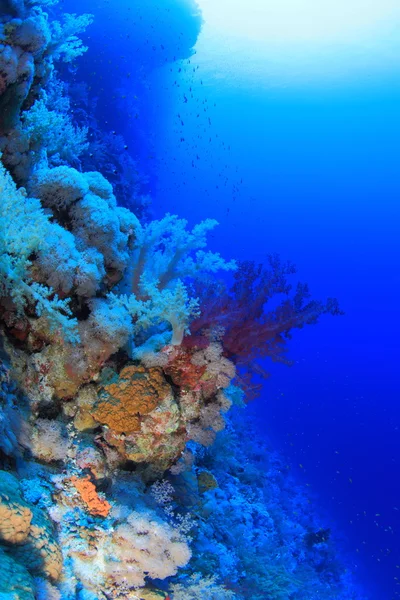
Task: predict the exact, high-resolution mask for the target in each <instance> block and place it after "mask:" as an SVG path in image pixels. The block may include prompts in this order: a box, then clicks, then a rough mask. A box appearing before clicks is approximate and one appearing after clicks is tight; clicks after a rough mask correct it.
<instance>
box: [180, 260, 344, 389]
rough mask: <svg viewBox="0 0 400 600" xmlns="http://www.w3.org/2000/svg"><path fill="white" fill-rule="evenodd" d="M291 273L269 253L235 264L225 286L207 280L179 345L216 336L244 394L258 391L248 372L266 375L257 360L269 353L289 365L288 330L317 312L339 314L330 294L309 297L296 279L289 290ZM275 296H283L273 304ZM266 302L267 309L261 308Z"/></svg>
mask: <svg viewBox="0 0 400 600" xmlns="http://www.w3.org/2000/svg"><path fill="white" fill-rule="evenodd" d="M295 272H296V269H295V267H294V265H293V264H292V263H290V262H282V261H281V260H280V258H279V256H277V255H276V254H274V255H270V256H269V257H268V261H267V264H266V265H256V264H255V263H254V262H250V261H244V262H241V263H239V264H238V269H237V271H236V272H235V273H234V283H233V285H232V286H231V287H230V289H229V288H228V287H227V286H226V285H225V284H223V283H220V284H219V286H216V285H215V283H212V284H210V285H209V286H208V287H206V288H204V287H203V290H202V291H200V290H199V295H200V297H201V307H202V314H201V316H200V317H199V318H198V319H196V320H195V321H194V322H193V323H192V324H191V326H190V328H191V332H192V335H191V336H190V337H188V338H185V340H184V344H185V345H188V346H189V345H190V346H200V347H201V346H204V345H207V344H208V343H209V342H210V339H212V337H213V336H218V337H220V339H221V340H222V344H223V347H224V354H225V356H227V357H228V358H229V359H231V360H232V361H233V362H234V363H235V364H236V365H237V366H238V367H239V369H240V371H239V372H240V373H241V376H242V378H241V383H242V385H243V386H244V387H245V388H246V391H247V392H248V396H252V395H255V393H257V392H258V391H259V388H258V386H255V385H254V384H252V376H253V374H255V373H257V374H258V375H261V376H263V377H266V376H268V373H267V372H266V371H265V369H264V368H263V367H262V366H261V365H260V364H258V363H257V360H258V359H260V358H265V357H269V358H270V359H272V360H273V361H274V362H281V363H285V364H291V361H290V360H288V358H287V356H286V352H287V344H286V342H287V340H288V339H289V338H290V332H291V330H293V329H301V328H302V327H304V325H309V324H314V323H316V322H317V321H318V318H319V317H320V316H321V315H322V314H327V313H329V314H332V315H337V314H340V313H341V311H340V309H339V306H338V302H337V300H336V299H334V298H328V300H327V301H326V302H320V301H317V300H312V299H311V297H310V292H309V289H308V286H307V285H305V284H302V283H298V284H297V287H296V288H295V290H292V286H291V284H290V283H289V282H288V276H290V275H293V274H294V273H295ZM281 295H283V296H284V298H283V300H281V301H280V302H279V296H281ZM269 302H271V304H273V307H271V308H269V307H268V308H267V304H268V303H269ZM239 377H240V376H239Z"/></svg>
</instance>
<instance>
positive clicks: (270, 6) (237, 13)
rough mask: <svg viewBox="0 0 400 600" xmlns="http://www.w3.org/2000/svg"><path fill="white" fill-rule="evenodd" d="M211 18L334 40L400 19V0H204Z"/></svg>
mask: <svg viewBox="0 0 400 600" xmlns="http://www.w3.org/2000/svg"><path fill="white" fill-rule="evenodd" d="M199 3H200V6H201V7H202V9H203V11H204V16H205V19H206V21H207V22H211V24H212V25H213V26H214V27H216V28H218V29H220V30H222V31H224V32H229V33H230V34H232V35H238V36H240V37H247V38H249V39H258V40H265V39H268V40H270V41H272V40H275V41H286V42H289V43H290V42H298V41H304V42H307V41H308V42H310V41H315V42H318V41H322V42H323V43H326V42H334V41H339V40H341V39H344V38H347V39H348V38H353V39H354V36H359V35H361V36H364V35H366V34H368V33H370V32H371V31H375V30H376V29H377V28H380V27H382V26H383V27H386V26H387V25H389V24H390V23H391V22H392V21H393V19H395V20H396V21H397V25H399V23H400V3H399V2H398V0H200V2H199Z"/></svg>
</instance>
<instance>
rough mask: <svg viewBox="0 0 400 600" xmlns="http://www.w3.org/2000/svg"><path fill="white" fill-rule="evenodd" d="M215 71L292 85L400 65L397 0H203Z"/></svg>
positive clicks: (204, 39)
mask: <svg viewBox="0 0 400 600" xmlns="http://www.w3.org/2000/svg"><path fill="white" fill-rule="evenodd" d="M198 2H199V5H200V6H201V8H202V10H203V16H204V21H205V24H204V27H203V32H202V34H201V36H200V39H199V43H198V49H199V50H201V52H199V58H200V56H202V58H203V60H204V62H205V65H204V66H206V67H207V68H208V69H209V70H211V71H214V77H217V78H220V79H228V78H230V80H231V81H232V78H233V77H236V78H243V77H245V78H246V79H247V80H252V81H253V82H254V83H255V84H257V85H263V83H265V82H267V81H268V82H269V83H268V84H269V85H270V86H271V85H272V86H274V85H278V86H282V85H287V84H289V85H291V84H293V82H301V84H302V85H303V84H304V83H307V82H310V81H311V80H313V81H316V80H317V79H318V80H321V79H324V80H326V81H331V82H332V81H338V80H342V81H343V80H344V79H347V80H348V81H351V80H353V79H354V77H358V78H364V79H365V78H369V77H375V76H377V75H378V76H379V77H381V76H382V75H384V76H386V74H388V73H392V74H393V72H396V73H397V74H398V73H399V71H400V61H399V56H400V33H399V32H400V2H399V0H198Z"/></svg>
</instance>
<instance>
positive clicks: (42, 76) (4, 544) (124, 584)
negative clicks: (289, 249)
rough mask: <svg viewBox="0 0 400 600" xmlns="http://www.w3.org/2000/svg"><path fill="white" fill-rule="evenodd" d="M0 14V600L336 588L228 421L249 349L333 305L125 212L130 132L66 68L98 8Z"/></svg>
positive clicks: (26, 6)
mask: <svg viewBox="0 0 400 600" xmlns="http://www.w3.org/2000/svg"><path fill="white" fill-rule="evenodd" d="M190 6H192V8H193V11H194V12H193V15H194V18H195V22H196V31H197V28H198V27H199V23H200V17H199V13H198V10H197V9H196V10H194V9H195V6H194V4H193V3H190ZM0 9H1V10H0V115H1V116H0V151H1V153H2V154H1V161H2V162H1V165H0V196H1V205H0V327H1V335H2V344H1V348H0V384H1V389H0V467H1V471H0V567H1V568H0V599H1V600H3V598H4V600H5V598H8V599H10V600H11V599H20V600H41V599H46V600H52V599H54V600H111V599H118V598H120V599H121V600H127V599H131V600H138V599H139V600H140V599H142V600H155V599H156V598H159V599H162V598H164V599H166V598H168V599H169V600H171V598H172V599H173V600H181V599H182V600H183V599H192V598H196V599H197V598H201V599H204V600H205V599H207V600H209V599H215V600H217V599H219V598H221V599H222V598H238V599H239V600H241V599H247V598H248V599H254V600H258V599H259V598H270V599H271V600H275V599H276V600H279V599H281V598H288V597H289V596H290V597H293V598H296V599H298V600H301V599H302V598H307V599H308V600H311V599H313V598H317V597H318V598H325V597H326V598H328V597H329V598H330V599H331V600H333V599H335V598H337V599H339V598H340V597H342V596H341V595H340V594H341V593H342V591H343V590H344V589H345V588H346V585H347V584H346V583H345V581H344V577H343V573H342V571H341V569H340V567H339V566H337V567H335V568H334V567H333V566H332V564H333V558H332V557H333V556H334V550H333V547H332V546H331V541H330V539H328V538H329V536H321V535H318V532H321V531H327V530H328V528H327V527H323V525H324V524H322V523H321V524H320V523H317V522H316V521H313V519H312V518H311V517H310V516H308V515H307V514H306V511H305V510H304V500H303V498H300V500H298V503H299V505H300V507H301V519H299V520H298V521H297V522H294V520H293V519H292V518H291V516H290V515H291V514H292V512H293V508H294V506H295V504H296V502H297V500H293V497H291V499H290V498H289V497H290V494H289V493H287V494H286V495H285V494H284V490H285V485H286V483H285V481H284V480H283V478H282V476H281V472H280V471H279V468H278V467H277V466H276V465H275V466H274V465H272V466H271V465H270V464H268V465H267V464H265V465H263V466H264V467H265V470H264V471H263V470H262V469H260V468H258V467H257V466H256V463H257V460H256V458H255V457H254V456H253V455H252V452H253V454H254V450H251V448H245V446H246V444H245V442H244V440H243V439H242V438H240V437H239V435H238V434H236V433H235V432H234V427H233V424H232V423H233V421H232V420H230V418H229V411H230V409H231V406H232V404H234V405H237V406H242V407H243V406H244V401H243V399H244V398H245V397H246V394H247V398H246V399H249V396H250V395H251V394H250V393H249V390H250V386H249V385H248V384H246V375H250V376H251V375H252V374H253V372H254V371H255V372H258V373H259V372H260V369H259V368H257V366H256V362H257V358H258V357H259V356H264V357H265V356H268V357H270V358H272V359H273V360H284V349H285V344H286V340H287V338H288V336H289V332H290V330H292V329H294V328H301V327H303V326H304V325H306V324H310V323H314V322H316V321H317V320H318V318H319V316H320V315H322V314H324V313H331V314H336V313H338V312H339V310H338V307H337V303H336V302H335V301H333V300H328V301H327V302H326V303H321V302H317V301H314V300H310V299H309V297H308V296H309V295H308V290H307V288H306V287H305V286H299V287H298V289H297V290H296V291H295V293H294V294H290V287H289V285H288V283H287V280H286V277H287V276H288V275H290V274H291V273H292V272H293V268H292V267H291V265H288V264H286V265H285V264H282V263H281V262H280V261H279V260H278V259H277V258H276V257H274V258H271V259H270V263H269V266H268V268H267V269H265V270H263V269H262V268H256V267H254V266H253V265H251V264H249V263H240V264H239V265H237V263H236V262H235V261H233V260H229V261H225V260H224V259H223V258H222V257H221V256H220V255H219V254H218V253H216V252H211V251H208V250H207V239H208V236H209V235H210V233H211V232H212V231H213V230H214V228H215V226H216V225H217V222H216V221H215V220H213V219H205V220H204V221H202V222H201V223H199V224H197V225H195V226H194V227H191V228H189V226H188V223H187V221H185V220H184V219H180V218H179V217H177V216H175V215H170V214H167V215H165V216H164V217H163V218H160V219H156V220H149V219H147V220H146V219H144V218H142V217H143V214H139V213H140V211H139V213H138V214H134V212H132V211H131V210H129V209H128V208H126V206H129V208H132V205H131V204H130V203H129V202H128V201H127V198H128V197H129V190H128V188H129V187H130V186H132V188H135V186H136V185H137V172H136V171H135V173H132V172H130V175H129V176H128V175H126V174H125V175H122V173H123V171H124V168H125V169H127V170H131V171H132V170H133V169H134V161H133V159H132V158H131V159H129V158H123V159H118V160H117V159H116V158H115V157H114V158H113V153H117V152H119V150H118V148H121V144H123V139H122V138H120V139H118V140H116V138H115V139H114V143H113V144H109V145H108V146H107V147H106V146H105V140H106V139H107V138H106V134H105V133H104V132H102V131H101V130H100V128H99V125H98V123H97V121H96V119H95V117H94V116H93V115H91V113H90V111H89V108H90V103H86V104H85V103H84V102H81V103H80V104H79V103H76V104H75V105H74V103H73V102H71V100H70V98H69V96H68V93H69V89H71V90H72V89H73V87H74V85H73V84H72V83H71V82H69V84H67V83H63V82H62V76H63V75H65V73H67V75H65V76H66V78H67V79H68V77H69V79H73V76H72V75H71V73H73V72H74V69H75V68H76V67H75V61H76V60H77V59H79V57H80V56H81V55H82V54H83V53H84V52H85V50H86V46H85V44H84V43H83V41H81V39H80V37H79V35H80V34H83V33H84V31H85V29H86V27H87V26H89V25H90V24H91V21H92V17H91V16H90V15H81V16H79V15H74V14H61V10H60V9H61V7H60V6H58V3H57V0H15V1H14V0H0ZM182 53H183V55H185V56H186V55H187V54H188V52H187V51H186V50H184V49H182ZM168 60H172V58H170V59H168ZM78 62H79V61H78ZM63 63H64V65H65V63H66V64H67V65H69V67H68V69H66V70H65V66H64V69H63V67H62V64H63ZM71 63H73V65H72V64H71ZM69 69H70V70H69ZM84 91H85V90H84ZM75 93H77V92H75ZM74 106H75V108H76V107H77V108H76V110H74ZM91 136H92V139H89V138H90V137H91ZM88 140H89V141H88ZM97 158H98V160H99V162H100V163H102V164H101V165H99V166H98V165H97ZM107 165H108V166H107ZM110 165H111V167H110ZM100 167H102V169H100ZM100 170H102V173H101V172H100ZM114 171H117V175H118V176H116V173H115V172H114ZM108 172H109V173H110V180H108V179H106V178H105V176H104V175H105V174H108ZM118 177H119V178H120V179H118ZM121 178H122V180H121ZM131 182H132V183H131ZM112 184H114V185H112ZM119 194H121V196H122V198H119V197H118V195H119ZM132 194H133V195H134V196H135V197H137V196H138V195H140V194H139V192H138V190H137V189H134V190H132ZM121 204H124V205H125V206H121ZM218 273H224V274H227V275H228V276H229V275H230V274H231V273H233V274H234V275H233V277H234V284H233V287H232V288H231V289H229V288H228V287H227V286H226V285H225V284H223V283H222V282H221V281H219V280H218V279H217V274H218ZM210 281H211V283H210ZM278 294H285V299H284V301H283V302H282V303H281V304H280V305H279V306H278V307H277V308H275V309H274V310H273V311H268V310H266V309H265V306H266V304H267V302H268V301H269V300H270V299H271V298H272V297H274V296H275V295H278ZM235 410H238V409H235ZM226 423H228V431H227V432H225V433H223V432H224V429H225V426H226ZM246 427H247V425H246ZM236 428H239V429H241V428H242V429H243V428H244V418H243V420H242V422H241V423H240V424H239V426H238V427H236ZM244 429H245V428H244ZM249 431H251V429H250V426H249V428H248V429H247V430H246V431H244V437H247V438H248V437H252V435H249ZM263 452H264V454H265V461H267V457H268V456H269V457H271V453H270V452H269V450H267V449H264V450H263ZM271 461H272V458H271ZM265 473H267V475H265ZM255 482H256V485H254V484H255ZM291 490H293V487H292V488H291ZM292 496H293V494H292ZM299 497H300V493H299ZM288 498H289V499H288ZM328 571H329V573H330V574H332V572H333V575H332V580H329V574H328ZM348 588H349V589H351V586H350V584H349V586H348ZM348 597H349V598H350V597H354V598H356V595H355V594H354V595H353V596H350V595H349V596H348Z"/></svg>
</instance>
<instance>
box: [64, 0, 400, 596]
mask: <svg viewBox="0 0 400 600" xmlns="http://www.w3.org/2000/svg"><path fill="white" fill-rule="evenodd" d="M85 4H86V6H85ZM93 4H94V3H93V2H92V1H89V0H86V2H79V6H78V3H76V5H75V6H76V10H78V8H79V11H82V10H90V11H92V12H95V13H96V23H95V25H94V26H93V28H92V29H91V32H90V37H91V43H90V50H89V52H88V55H87V59H85V64H84V65H82V67H81V68H80V72H79V77H81V78H83V79H85V78H86V80H88V81H90V78H93V81H96V82H97V83H98V82H99V81H100V82H104V86H103V87H102V88H101V89H100V91H99V93H98V95H99V99H100V100H99V105H98V106H99V109H98V110H99V111H100V112H99V114H100V116H101V117H102V119H103V120H104V121H107V124H108V125H109V126H110V129H111V128H115V129H116V130H117V132H118V133H123V135H124V136H125V138H126V140H127V142H128V144H129V146H130V148H132V149H133V151H134V152H135V153H136V154H137V156H138V157H139V158H140V160H141V163H142V164H144V165H146V169H147V172H148V173H149V174H150V182H149V186H150V189H151V193H152V196H153V198H154V201H153V206H152V210H153V211H154V215H155V216H160V215H163V214H164V213H165V212H166V211H169V212H172V213H177V214H179V215H180V216H182V217H185V218H187V219H188V220H189V221H190V222H191V223H195V222H198V221H199V220H201V219H203V218H206V217H215V218H217V219H218V220H219V222H220V227H219V228H218V230H216V233H215V236H214V237H213V239H212V240H211V244H210V245H211V249H213V250H214V249H215V250H218V251H220V252H221V253H222V254H223V255H224V256H226V257H227V258H237V259H255V260H257V261H260V262H262V261H263V260H265V256H266V254H267V253H268V252H279V253H280V254H281V255H282V256H283V257H284V258H287V259H291V260H293V261H294V262H295V263H296V264H297V266H298V273H299V278H300V279H301V280H305V281H307V282H308V283H309V284H310V287H311V290H312V291H313V293H314V295H315V296H316V297H322V298H323V297H326V296H329V295H334V296H336V297H338V298H339V300H340V304H341V306H342V308H343V310H344V311H345V315H344V316H342V317H338V318H335V319H333V318H330V317H329V318H328V317H326V318H325V319H322V320H321V323H320V324H319V325H318V326H317V327H311V328H308V330H307V331H306V330H305V331H301V332H298V333H295V335H294V338H293V340H292V342H291V346H290V348H291V356H292V357H293V359H294V360H295V365H294V366H293V367H291V368H288V367H283V366H272V368H271V366H270V365H269V367H270V368H271V370H272V372H273V376H272V377H271V378H270V379H269V380H268V381H267V382H266V383H265V386H264V390H263V394H262V397H261V398H260V399H258V400H256V401H254V402H253V404H251V405H250V406H249V407H248V410H249V411H251V412H252V413H253V414H255V415H256V417H257V420H258V423H259V428H260V431H261V432H262V433H263V434H264V435H265V436H267V437H268V438H269V439H272V440H273V442H274V444H275V445H276V446H277V447H278V449H280V450H281V451H282V453H283V454H284V455H285V457H286V459H287V461H288V464H290V465H291V468H292V469H293V471H294V472H295V474H296V476H297V477H298V479H299V481H301V482H303V483H306V484H307V485H310V489H311V490H313V492H314V493H315V494H316V497H317V502H318V505H319V507H318V508H319V509H320V510H322V511H326V512H327V513H328V514H329V515H330V518H331V519H332V521H333V522H334V523H335V527H336V528H337V530H338V532H340V535H342V536H343V538H344V540H345V545H346V548H347V549H348V551H349V560H350V561H351V564H352V565H353V568H354V570H355V571H356V572H357V573H358V577H359V580H360V582H361V583H362V584H364V585H365V587H366V589H367V591H368V593H369V594H370V597H371V599H372V600H384V599H386V598H387V599H390V598H396V597H397V596H398V595H399V592H398V591H397V592H396V590H398V587H399V586H398V585H397V583H398V582H399V581H398V580H396V579H395V578H396V577H399V578H400V569H399V568H398V567H397V565H400V542H399V540H400V537H399V536H400V500H399V494H398V482H399V475H400V465H399V461H400V408H399V400H400V383H399V378H398V372H399V367H398V362H399V358H400V352H399V336H400V324H399V307H398V302H399V300H398V299H399V293H400V277H399V273H398V261H399V258H400V247H399V245H400V242H399V239H400V236H399V233H400V232H399V229H400V227H399V218H400V209H399V205H398V201H399V199H400V180H399V176H398V168H399V167H398V160H399V146H398V144H399V139H400V119H399V114H398V107H399V101H400V68H399V70H398V71H397V72H394V73H391V74H388V73H387V72H386V73H385V74H384V75H382V76H381V77H380V76H379V74H378V75H377V74H375V76H374V77H371V78H369V79H367V78H364V79H360V80H355V81H354V82H352V83H351V84H350V83H349V82H348V81H345V82H344V83H343V84H340V82H339V83H337V84H336V85H335V86H324V85H323V84H321V85H320V86H318V85H317V84H316V85H313V86H308V87H307V86H296V85H293V86H286V87H282V88H276V87H273V88H268V86H260V88H259V89H258V90H257V89H256V90H255V89H254V88H251V89H250V87H249V88H248V89H247V88H246V86H245V85H244V84H243V83H242V84H241V85H238V83H237V82H236V81H230V80H229V79H228V80H218V79H213V78H212V77H211V74H210V73H207V71H205V70H204V69H202V68H199V69H197V65H200V64H201V55H200V54H198V55H194V56H192V57H191V58H189V57H188V56H186V53H185V51H182V54H183V55H184V56H183V57H182V60H177V61H175V62H172V61H171V59H172V58H178V59H179V57H180V54H179V53H180V50H181V49H182V48H186V46H187V45H188V40H189V41H190V39H192V37H193V38H194V39H195V37H196V31H197V30H196V27H197V24H196V23H195V22H194V20H191V19H190V18H188V19H187V21H184V22H183V23H182V21H181V20H180V19H181V16H182V15H180V16H179V15H178V16H179V18H178V17H177V22H178V23H179V27H178V28H177V29H176V28H172V29H170V30H169V29H168V27H169V25H170V24H171V22H172V21H174V19H172V21H171V20H170V17H171V14H172V15H173V14H175V12H174V11H177V13H179V11H181V9H182V5H184V2H183V3H181V2H172V1H171V3H167V2H165V3H162V2H159V3H157V2H154V3H148V4H146V5H145V4H143V7H142V10H143V15H144V16H143V18H146V15H147V14H150V15H154V14H155V12H154V11H158V12H157V18H155V19H154V29H153V34H152V35H153V37H151V36H150V37H148V36H144V37H143V38H140V36H138V35H137V32H138V31H141V30H142V29H141V27H140V24H139V25H138V23H137V22H136V21H134V20H132V19H131V20H130V17H129V7H128V6H126V10H125V8H124V4H123V3H122V2H121V3H120V10H118V11H117V14H114V18H113V20H110V19H109V17H110V14H111V12H112V11H111V12H110V8H109V5H108V4H107V3H104V4H103V3H99V4H98V5H96V7H94V6H93ZM127 4H128V3H127ZM167 4H168V7H167ZM158 5H160V6H158ZM65 6H66V10H71V9H73V8H74V2H73V0H68V1H67V2H65ZM139 8H140V7H139ZM147 11H148V12H147ZM183 14H185V13H184V11H183ZM106 20H107V21H106ZM105 22H107V27H104V23H105ZM167 26H168V27H167ZM146 31H148V29H146ZM161 31H162V32H163V37H162V39H161V38H160V35H159V33H160V32H161ZM168 32H169V33H168ZM182 32H184V33H183V34H182ZM135 34H136V37H135ZM181 35H184V40H185V41H184V43H182V44H181V42H180V40H181V38H180V36H181ZM132 38H134V39H135V44H136V45H135V47H133V46H132ZM189 45H190V44H189ZM161 46H163V48H161ZM189 61H190V62H189ZM143 62H146V65H147V68H146V69H145V72H144V74H143V77H142V78H140V81H141V85H140V93H139V91H138V89H133V87H132V85H133V84H131V77H130V72H131V71H132V69H135V68H136V67H137V66H138V65H140V64H143ZM77 78H78V75H77ZM134 81H135V84H134V86H138V78H137V77H135V78H134ZM136 95H137V96H138V98H137V101H136V103H135V101H132V96H133V97H134V98H135V96H136ZM115 98H117V99H118V107H119V108H118V111H111V112H110V110H109V108H110V106H111V103H112V102H115ZM127 98H130V102H131V104H130V105H128V104H129V103H128V100H127ZM132 102H133V105H132ZM148 131H152V136H151V138H149V137H145V136H144V132H148Z"/></svg>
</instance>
